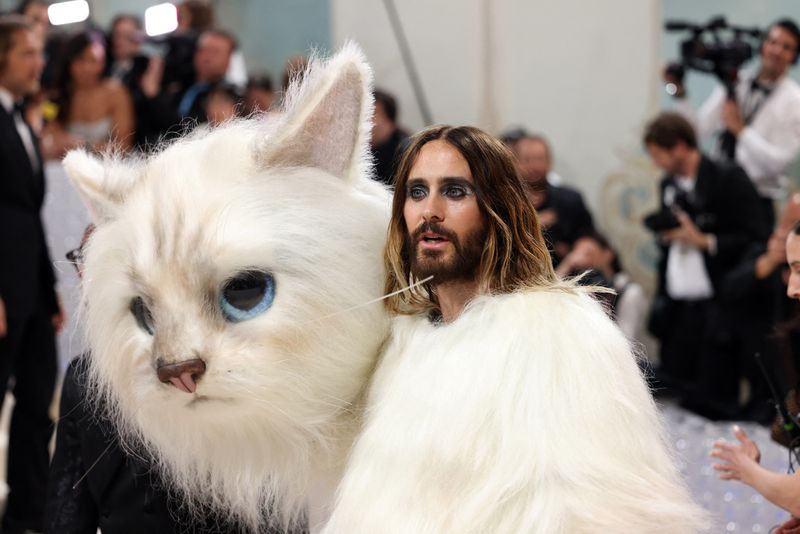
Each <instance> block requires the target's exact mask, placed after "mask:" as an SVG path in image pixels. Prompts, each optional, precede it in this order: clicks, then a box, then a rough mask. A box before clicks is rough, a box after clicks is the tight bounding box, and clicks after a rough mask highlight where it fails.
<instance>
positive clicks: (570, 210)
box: [537, 184, 594, 265]
mask: <svg viewBox="0 0 800 534" xmlns="http://www.w3.org/2000/svg"><path fill="white" fill-rule="evenodd" d="M548 209H552V210H553V211H554V212H555V214H556V221H555V222H554V223H553V224H552V225H551V226H550V227H549V228H544V229H543V230H542V235H543V236H544V239H545V242H546V243H547V247H548V248H549V249H550V256H551V257H552V259H553V265H558V263H559V262H560V261H561V259H562V258H559V257H558V256H557V254H556V250H555V245H556V243H559V242H563V243H567V244H568V245H569V246H570V248H572V245H574V244H575V241H576V240H577V239H578V238H579V237H581V236H582V235H585V234H587V233H590V232H592V231H593V230H594V222H593V221H592V215H591V213H589V210H588V209H587V208H586V204H585V203H584V202H583V197H582V196H581V194H580V193H579V192H578V191H576V190H575V189H572V188H571V187H564V186H557V185H549V184H548V186H547V197H546V198H545V201H544V202H543V203H542V205H541V206H539V208H538V209H537V211H539V212H542V211H545V210H548Z"/></svg>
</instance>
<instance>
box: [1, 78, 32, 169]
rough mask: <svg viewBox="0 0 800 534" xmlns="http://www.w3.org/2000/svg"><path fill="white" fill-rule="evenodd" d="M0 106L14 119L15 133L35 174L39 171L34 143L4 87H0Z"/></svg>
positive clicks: (10, 95) (11, 97)
mask: <svg viewBox="0 0 800 534" xmlns="http://www.w3.org/2000/svg"><path fill="white" fill-rule="evenodd" d="M0 105H2V106H3V108H4V109H5V110H6V112H8V114H9V115H11V116H12V117H14V124H15V125H16V127H17V133H19V136H20V138H21V139H22V144H23V145H24V146H25V152H27V153H28V159H29V160H30V162H31V167H33V172H37V171H38V170H39V156H37V154H36V148H35V145H34V143H35V142H36V141H35V140H34V139H33V135H32V134H31V130H30V128H28V125H27V124H25V120H24V119H23V118H22V114H20V113H18V112H16V111H15V110H14V96H13V95H12V94H11V93H10V92H9V91H8V90H7V89H5V88H4V87H0Z"/></svg>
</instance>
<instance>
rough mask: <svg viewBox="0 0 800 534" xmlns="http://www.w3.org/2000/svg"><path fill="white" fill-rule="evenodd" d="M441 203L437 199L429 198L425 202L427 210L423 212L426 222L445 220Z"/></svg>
mask: <svg viewBox="0 0 800 534" xmlns="http://www.w3.org/2000/svg"><path fill="white" fill-rule="evenodd" d="M443 213H444V212H443V210H442V206H441V201H440V200H439V199H437V198H435V197H428V198H427V199H426V201H425V209H424V210H423V211H422V218H423V219H425V221H426V222H430V221H441V220H444V215H443Z"/></svg>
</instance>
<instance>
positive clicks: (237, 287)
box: [219, 271, 275, 323]
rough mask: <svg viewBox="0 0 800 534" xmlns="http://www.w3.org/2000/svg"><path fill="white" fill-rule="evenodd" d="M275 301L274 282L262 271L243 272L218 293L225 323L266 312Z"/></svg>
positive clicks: (235, 321) (269, 275) (244, 319)
mask: <svg viewBox="0 0 800 534" xmlns="http://www.w3.org/2000/svg"><path fill="white" fill-rule="evenodd" d="M274 299H275V280H274V279H273V278H272V275H271V274H269V273H265V272H262V271H244V272H241V273H239V274H237V275H236V276H234V277H233V278H231V279H230V280H228V281H227V282H225V285H224V286H223V287H222V291H220V292H219V305H220V309H221V310H222V315H223V316H224V317H225V320H226V321H230V322H232V323H238V322H241V321H246V320H248V319H252V318H253V317H256V316H257V315H260V314H262V313H264V312H265V311H267V310H268V309H269V308H270V306H272V301H273V300H274Z"/></svg>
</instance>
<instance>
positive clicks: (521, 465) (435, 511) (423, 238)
mask: <svg viewBox="0 0 800 534" xmlns="http://www.w3.org/2000/svg"><path fill="white" fill-rule="evenodd" d="M385 267H386V270H387V281H386V290H387V293H390V294H392V293H394V295H393V296H391V297H390V298H389V299H388V300H387V301H386V302H387V308H388V309H389V310H390V311H391V312H393V313H394V314H396V315H397V317H396V318H395V319H394V322H393V326H392V336H391V339H390V340H389V341H388V343H387V347H386V350H385V353H384V354H383V357H382V358H381V360H380V363H379V365H378V368H377V369H376V371H375V376H374V379H373V382H372V385H371V387H370V390H369V392H368V397H367V400H366V404H367V406H366V411H365V419H364V423H363V429H362V431H361V433H360V435H359V438H358V440H357V442H356V445H355V447H354V449H353V452H352V454H351V457H350V460H349V464H348V466H347V469H346V472H345V476H344V479H343V481H342V484H341V485H340V487H339V492H338V494H339V497H338V501H337V503H336V506H335V508H334V512H333V514H332V518H331V520H330V523H329V524H328V525H327V526H326V529H325V532H326V533H329V534H333V533H344V532H348V533H350V532H353V533H362V532H364V533H366V532H415V533H440V532H454V533H464V532H476V533H477V532H492V533H519V532H533V533H542V534H544V533H546V534H554V533H562V532H615V533H629V532H630V533H633V532H648V533H664V534H667V533H669V534H677V533H689V532H696V531H698V530H699V529H701V528H702V526H703V513H702V512H700V511H699V509H698V508H697V507H696V506H695V505H694V504H693V503H692V502H691V501H690V499H689V497H688V492H687V491H686V488H685V487H684V485H683V483H682V482H681V480H680V476H679V474H678V471H677V469H675V466H674V464H673V461H672V459H671V455H670V454H669V453H668V452H667V447H666V444H665V442H664V440H663V429H662V427H661V424H660V422H659V418H658V415H657V413H656V408H655V404H654V403H653V400H652V398H651V396H650V393H649V391H648V389H647V386H646V385H645V382H644V380H643V378H642V376H641V374H640V371H639V368H638V366H637V363H636V358H635V357H634V355H633V353H632V351H631V348H630V346H629V344H628V342H627V341H626V339H625V337H624V336H623V335H622V333H621V332H620V331H619V329H618V328H617V327H616V326H615V325H614V324H613V322H612V321H611V320H610V318H609V317H608V316H607V315H606V313H605V311H604V309H603V308H602V306H601V305H600V304H599V303H598V302H597V301H596V300H594V298H593V297H592V296H591V295H590V290H587V289H581V288H578V287H577V286H576V285H574V284H572V283H570V282H562V281H560V280H559V279H558V278H557V277H556V275H555V274H554V272H553V268H552V265H551V263H550V256H549V254H548V251H547V248H546V246H545V244H544V240H543V239H542V234H541V230H540V227H539V222H538V219H537V215H536V212H535V210H534V209H533V207H532V206H531V204H530V203H529V201H528V200H527V197H526V195H525V191H524V188H523V185H522V182H521V181H520V178H519V176H518V174H517V171H516V168H515V165H514V161H513V158H512V156H511V154H510V153H509V152H508V150H507V148H506V147H505V146H504V145H503V144H502V143H501V142H500V141H498V140H496V139H494V138H493V137H492V136H490V135H488V134H486V133H484V132H482V131H481V130H479V129H477V128H471V127H450V126H434V127H431V128H428V129H426V130H424V131H422V132H420V133H418V134H417V135H415V136H414V137H412V138H411V142H410V145H409V147H408V148H407V150H406V151H405V152H404V153H403V157H402V159H401V161H400V164H399V167H398V171H397V174H396V176H395V197H394V201H393V207H392V220H391V222H390V227H389V233H388V240H387V244H386V248H385Z"/></svg>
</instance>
